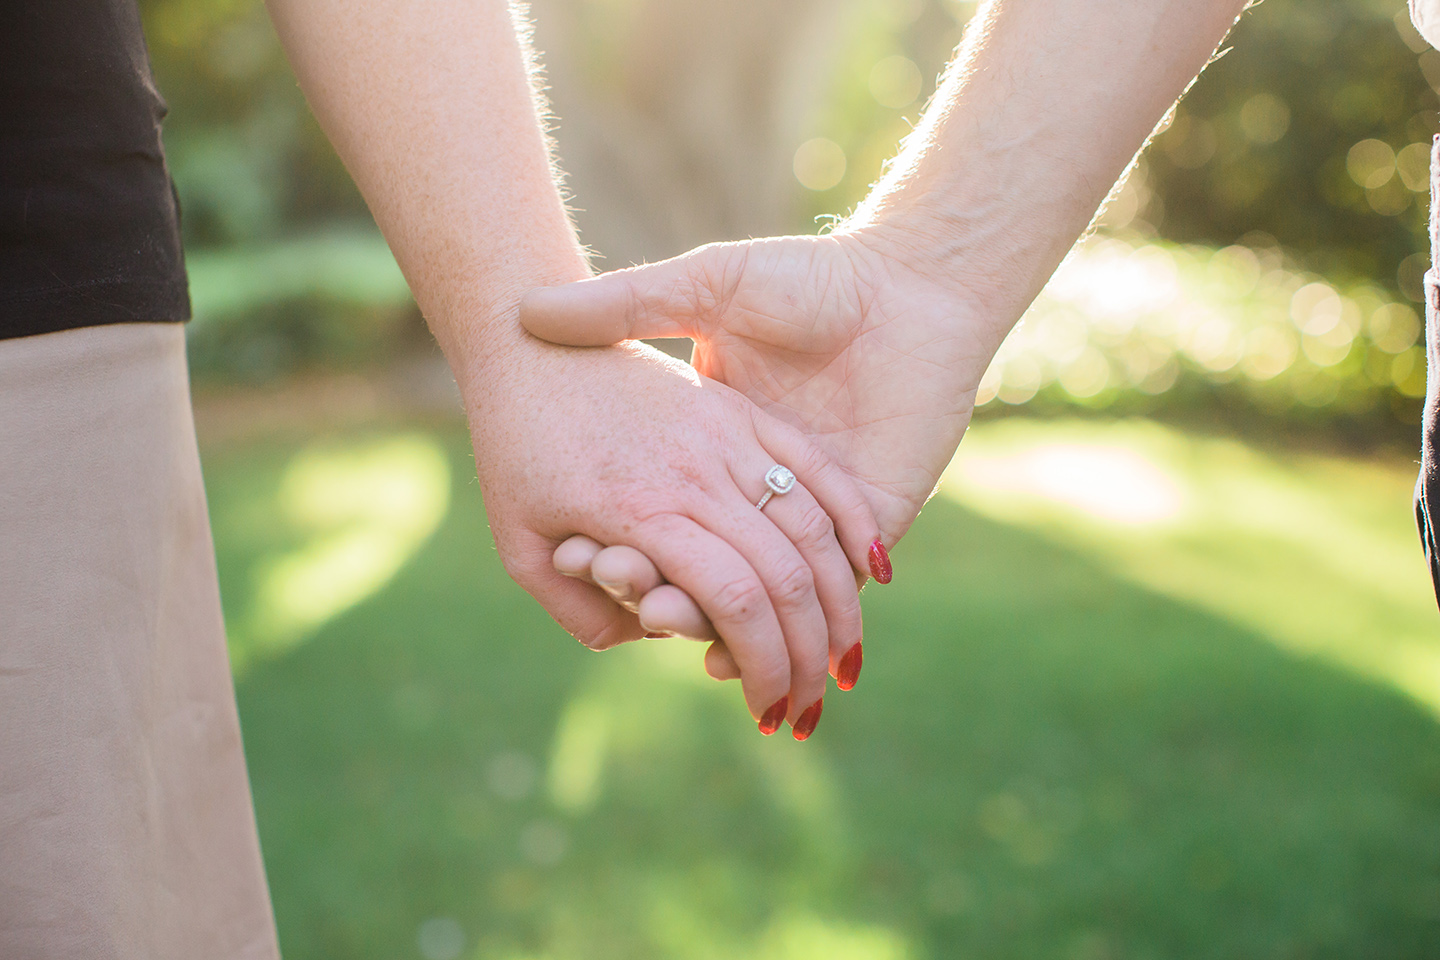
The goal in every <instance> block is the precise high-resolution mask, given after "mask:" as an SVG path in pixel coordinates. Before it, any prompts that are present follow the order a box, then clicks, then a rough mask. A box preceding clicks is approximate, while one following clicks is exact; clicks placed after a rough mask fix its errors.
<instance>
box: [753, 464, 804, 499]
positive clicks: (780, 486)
mask: <svg viewBox="0 0 1440 960" xmlns="http://www.w3.org/2000/svg"><path fill="white" fill-rule="evenodd" d="M765 486H766V487H768V488H769V489H767V490H766V491H765V495H764V496H763V497H761V498H760V502H759V503H757V504H755V509H756V510H764V509H765V504H767V503H769V502H770V498H771V497H773V496H776V495H777V494H782V493H789V492H790V488H791V487H793V486H795V474H793V473H791V472H790V471H789V470H788V469H786V468H785V467H782V466H780V464H778V463H777V464H775V466H773V467H771V468H770V469H769V470H767V471H766V472H765Z"/></svg>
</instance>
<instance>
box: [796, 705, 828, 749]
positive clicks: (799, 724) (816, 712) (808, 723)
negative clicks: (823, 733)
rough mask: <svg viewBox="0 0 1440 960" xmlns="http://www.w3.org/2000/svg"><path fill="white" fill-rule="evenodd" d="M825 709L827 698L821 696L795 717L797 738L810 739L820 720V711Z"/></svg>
mask: <svg viewBox="0 0 1440 960" xmlns="http://www.w3.org/2000/svg"><path fill="white" fill-rule="evenodd" d="M824 709H825V698H824V697H821V698H820V699H819V700H816V701H815V702H814V703H812V704H810V706H809V707H807V708H806V709H805V712H804V713H802V714H800V716H798V717H796V718H795V727H794V730H793V733H794V734H795V739H796V740H809V739H810V734H812V733H814V732H815V724H817V723H819V722H820V711H822V710H824Z"/></svg>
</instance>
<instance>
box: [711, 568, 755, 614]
mask: <svg viewBox="0 0 1440 960" xmlns="http://www.w3.org/2000/svg"><path fill="white" fill-rule="evenodd" d="M714 605H715V613H716V617H718V618H719V619H721V620H726V621H730V622H738V623H745V622H748V621H751V620H754V619H755V618H756V617H757V616H759V614H760V611H761V610H763V609H764V607H765V588H764V587H763V586H761V584H760V581H759V580H757V579H755V578H754V577H744V578H742V579H738V580H731V581H728V582H727V583H725V584H724V585H723V586H721V587H720V589H718V590H716V591H715V597H714ZM712 619H714V618H712Z"/></svg>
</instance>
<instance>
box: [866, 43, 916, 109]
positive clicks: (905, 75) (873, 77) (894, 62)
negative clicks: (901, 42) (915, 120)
mask: <svg viewBox="0 0 1440 960" xmlns="http://www.w3.org/2000/svg"><path fill="white" fill-rule="evenodd" d="M923 85H924V80H923V79H922V78H921V76H920V68H919V67H917V66H915V61H914V60H911V59H910V58H909V57H907V56H904V55H902V54H898V53H897V54H895V55H894V56H891V57H886V58H885V59H883V60H881V61H880V62H879V63H877V64H875V66H874V67H872V68H871V69H870V95H871V96H872V97H874V98H875V102H876V103H878V104H880V106H882V107H889V108H890V109H892V110H903V109H905V108H906V107H908V106H910V104H912V103H914V102H915V100H916V99H917V98H918V97H919V96H920V89H921V87H922V86H923Z"/></svg>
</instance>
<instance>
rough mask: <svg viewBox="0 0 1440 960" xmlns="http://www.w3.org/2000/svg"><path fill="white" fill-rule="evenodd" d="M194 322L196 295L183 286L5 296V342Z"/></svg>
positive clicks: (87, 287) (110, 284) (103, 286)
mask: <svg viewBox="0 0 1440 960" xmlns="http://www.w3.org/2000/svg"><path fill="white" fill-rule="evenodd" d="M189 319H190V294H189V290H188V288H187V285H186V284H185V283H184V282H183V281H178V282H172V281H156V282H147V281H137V280H113V281H102V282H99V283H89V284H84V285H82V286H71V287H66V288H64V289H60V290H27V291H25V292H24V293H19V294H12V295H10V296H4V295H0V340H7V339H12V338H15V337H31V336H35V335H36V334H41V333H55V332H56V331H59V330H70V329H74V328H77V327H99V326H104V325H106V324H111V323H171V322H173V323H183V322H184V321H186V320H189Z"/></svg>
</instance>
